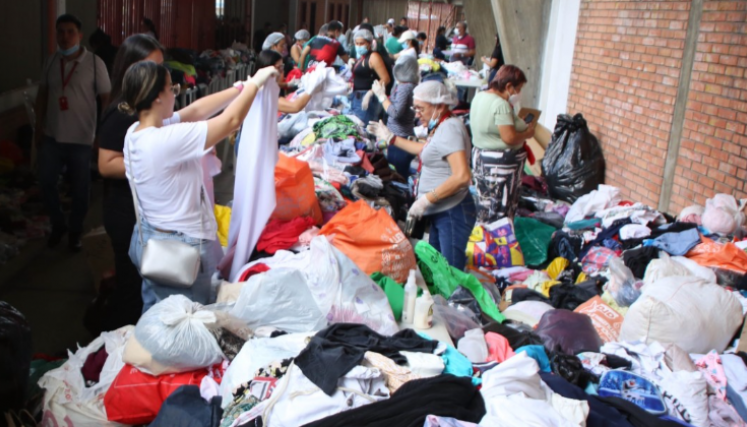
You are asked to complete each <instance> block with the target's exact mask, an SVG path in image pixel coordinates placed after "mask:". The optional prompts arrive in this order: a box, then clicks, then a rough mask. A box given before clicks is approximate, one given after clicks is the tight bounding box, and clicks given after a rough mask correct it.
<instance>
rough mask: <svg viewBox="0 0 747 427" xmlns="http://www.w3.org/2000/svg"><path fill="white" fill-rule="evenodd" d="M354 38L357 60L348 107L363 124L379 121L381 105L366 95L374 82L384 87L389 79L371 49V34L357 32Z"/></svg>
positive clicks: (361, 31) (381, 60) (381, 63)
mask: <svg viewBox="0 0 747 427" xmlns="http://www.w3.org/2000/svg"><path fill="white" fill-rule="evenodd" d="M354 38H355V57H356V58H358V60H357V61H356V62H355V64H353V93H352V94H351V95H350V97H351V100H350V105H351V110H352V112H353V114H355V116H356V117H358V118H359V119H361V120H362V121H363V123H368V122H370V121H373V120H378V119H379V116H380V115H381V103H379V101H378V99H376V98H373V97H372V96H371V95H369V96H366V95H367V94H368V92H370V91H371V89H372V88H373V83H374V81H376V80H379V82H380V83H381V84H382V85H383V86H384V87H386V85H388V84H389V81H390V78H389V73H388V72H387V71H386V64H384V59H383V58H382V57H381V55H380V54H379V53H378V52H375V51H374V50H373V48H372V47H371V46H372V44H373V39H374V37H373V34H372V33H371V32H370V31H368V30H358V31H356V33H355V37H354ZM364 98H365V100H366V102H364ZM371 98H373V99H371Z"/></svg>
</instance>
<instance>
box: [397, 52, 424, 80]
mask: <svg viewBox="0 0 747 427" xmlns="http://www.w3.org/2000/svg"><path fill="white" fill-rule="evenodd" d="M393 72H394V78H395V79H397V81H398V82H402V83H414V84H418V83H419V82H420V68H419V66H418V60H417V59H415V58H414V57H412V56H410V55H404V56H400V57H399V58H398V59H397V62H395V63H394V70H393Z"/></svg>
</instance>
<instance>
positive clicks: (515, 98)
mask: <svg viewBox="0 0 747 427" xmlns="http://www.w3.org/2000/svg"><path fill="white" fill-rule="evenodd" d="M508 103H509V104H511V106H513V107H514V112H515V113H516V114H519V111H521V95H519V94H518V93H515V94H513V95H511V96H509V97H508Z"/></svg>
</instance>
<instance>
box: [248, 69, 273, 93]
mask: <svg viewBox="0 0 747 427" xmlns="http://www.w3.org/2000/svg"><path fill="white" fill-rule="evenodd" d="M279 75H280V73H279V72H278V70H277V69H276V68H275V67H274V66H272V65H270V66H267V67H265V68H261V69H259V70H258V71H257V72H256V73H254V76H253V77H252V78H251V79H249V81H250V82H252V83H254V84H255V85H256V86H257V89H259V88H261V87H262V86H264V84H265V83H267V80H269V79H271V78H272V79H277V78H278V76H279Z"/></svg>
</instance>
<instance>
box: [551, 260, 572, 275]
mask: <svg viewBox="0 0 747 427" xmlns="http://www.w3.org/2000/svg"><path fill="white" fill-rule="evenodd" d="M569 265H571V262H570V261H568V260H567V259H565V258H563V257H557V258H555V259H554V260H552V262H551V263H550V265H548V266H547V270H546V271H547V275H548V276H550V278H551V279H553V280H555V279H557V278H558V276H560V273H562V272H563V271H564V270H565V269H566V268H568V266H569Z"/></svg>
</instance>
